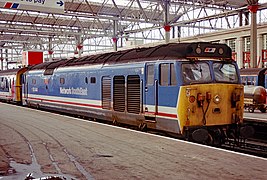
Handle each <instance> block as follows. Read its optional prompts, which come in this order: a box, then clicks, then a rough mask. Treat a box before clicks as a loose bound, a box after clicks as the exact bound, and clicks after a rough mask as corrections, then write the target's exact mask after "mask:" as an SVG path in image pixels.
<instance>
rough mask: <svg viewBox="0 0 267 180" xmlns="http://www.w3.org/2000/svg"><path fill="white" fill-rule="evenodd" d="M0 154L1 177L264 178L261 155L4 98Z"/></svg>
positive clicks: (266, 176) (266, 173)
mask: <svg viewBox="0 0 267 180" xmlns="http://www.w3.org/2000/svg"><path fill="white" fill-rule="evenodd" d="M0 159H1V164H0V172H2V175H0V179H3V180H5V179H12V178H13V179H22V178H23V177H24V178H25V176H26V175H27V174H28V173H32V174H33V176H34V177H36V178H40V177H43V176H48V175H53V176H62V177H65V178H67V179H71V178H73V179H79V180H80V179H242V180H244V179H267V171H266V170H265V167H266V166H267V159H265V158H259V157H254V156H249V155H244V154H240V153H234V152H230V151H226V150H221V149H217V148H212V147H207V146H203V145H198V144H194V143H190V142H185V141H180V140H176V139H171V138H166V137H161V136H158V135H152V134H147V133H142V132H138V131H134V130H128V129H124V128H120V127H115V126H110V125H103V124H100V123H97V122H90V121H86V120H80V119H77V118H72V117H66V116H63V115H56V114H52V113H48V112H43V111H38V110H34V109H29V108H24V107H19V106H14V105H8V104H4V103H0ZM8 166H10V167H8ZM5 168H7V169H9V171H12V172H13V173H11V174H9V175H8V176H4V173H3V172H4V171H5Z"/></svg>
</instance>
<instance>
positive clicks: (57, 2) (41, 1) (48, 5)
mask: <svg viewBox="0 0 267 180" xmlns="http://www.w3.org/2000/svg"><path fill="white" fill-rule="evenodd" d="M64 7H65V2H64V0H0V8H6V9H17V10H26V11H27V10H28V11H37V12H44V13H57V14H58V13H61V14H63V13H64Z"/></svg>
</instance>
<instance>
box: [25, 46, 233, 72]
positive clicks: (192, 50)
mask: <svg viewBox="0 0 267 180" xmlns="http://www.w3.org/2000/svg"><path fill="white" fill-rule="evenodd" d="M196 49H200V50H198V51H197V50H196ZM222 51H223V53H222ZM181 58H184V59H194V58H195V59H197V58H219V59H226V60H227V59H228V60H231V59H232V51H231V49H230V48H229V47H228V46H227V45H225V44H217V43H216V44H211V43H204V42H198V43H169V44H163V45H159V46H155V47H144V48H134V49H129V50H123V51H117V52H109V53H104V54H97V55H89V56H84V57H80V58H72V59H65V60H59V61H53V62H46V63H42V64H38V65H35V66H32V67H31V68H30V70H33V69H45V70H47V71H49V70H50V71H51V72H52V73H53V70H54V69H55V68H58V67H66V66H81V65H88V64H107V63H108V64H116V63H127V62H140V61H151V60H159V59H160V60H167V59H181ZM51 72H48V74H50V73H51Z"/></svg>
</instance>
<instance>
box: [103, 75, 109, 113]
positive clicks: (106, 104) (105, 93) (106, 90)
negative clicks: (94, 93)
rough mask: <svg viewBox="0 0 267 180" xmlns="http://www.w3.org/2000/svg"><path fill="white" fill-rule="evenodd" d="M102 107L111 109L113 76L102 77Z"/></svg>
mask: <svg viewBox="0 0 267 180" xmlns="http://www.w3.org/2000/svg"><path fill="white" fill-rule="evenodd" d="M102 108H103V109H108V110H110V109H111V78H110V77H103V79H102Z"/></svg>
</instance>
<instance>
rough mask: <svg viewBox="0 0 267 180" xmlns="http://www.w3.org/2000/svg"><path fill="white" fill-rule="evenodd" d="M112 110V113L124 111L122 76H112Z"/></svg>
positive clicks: (123, 80)
mask: <svg viewBox="0 0 267 180" xmlns="http://www.w3.org/2000/svg"><path fill="white" fill-rule="evenodd" d="M113 85H114V87H113V102H114V105H113V108H114V111H118V112H124V111H125V78H124V76H114V79H113Z"/></svg>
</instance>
